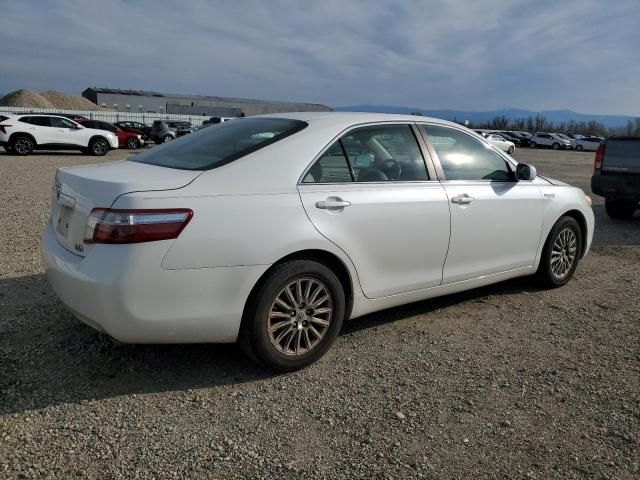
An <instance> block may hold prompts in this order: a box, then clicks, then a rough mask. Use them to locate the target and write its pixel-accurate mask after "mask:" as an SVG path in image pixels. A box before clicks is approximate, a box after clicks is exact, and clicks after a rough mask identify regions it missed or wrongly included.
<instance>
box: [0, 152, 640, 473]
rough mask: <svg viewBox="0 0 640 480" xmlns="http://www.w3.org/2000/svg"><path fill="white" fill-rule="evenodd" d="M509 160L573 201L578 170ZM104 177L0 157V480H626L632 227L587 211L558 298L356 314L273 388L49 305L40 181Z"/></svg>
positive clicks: (555, 157) (524, 285)
mask: <svg viewBox="0 0 640 480" xmlns="http://www.w3.org/2000/svg"><path fill="white" fill-rule="evenodd" d="M125 155H126V154H125V153H124V152H113V153H111V154H109V155H108V157H107V158H106V159H105V160H106V161H109V160H113V159H114V158H123V157H124V156H125ZM523 155H528V156H529V158H526V161H529V162H531V163H534V164H535V165H536V166H537V167H538V171H539V172H540V173H541V174H547V175H549V176H552V177H556V178H559V179H568V180H572V181H574V182H575V183H577V184H579V185H581V186H585V185H588V178H589V175H590V171H591V168H592V167H591V164H592V157H593V155H592V154H580V153H573V152H552V151H539V150H537V151H531V152H523ZM520 159H521V160H525V158H520ZM105 160H100V159H95V158H93V157H84V156H80V155H46V154H41V155H34V156H30V157H26V158H21V157H10V156H6V155H4V153H0V178H3V179H8V180H7V182H5V187H4V191H3V195H4V199H5V200H6V201H5V202H0V218H2V219H3V226H4V228H2V229H0V478H3V479H4V478H7V479H13V478H118V479H120V478H122V479H129V478H156V479H164V478H167V479H171V478H225V479H234V478H238V479H240V478H263V479H269V478H287V479H289V478H292V479H296V478H314V479H332V480H334V479H351V478H380V479H382V478H384V479H388V478H395V479H400V478H412V479H419V478H424V479H435V478H442V479H453V478H460V479H466V478H495V479H507V478H508V479H512V478H514V479H515V478H518V479H519V478H534V479H536V478H537V479H549V478H562V479H582V478H597V479H617V478H621V479H632V478H640V467H639V464H640V454H639V452H640V433H639V432H640V344H639V343H638V329H639V327H640V303H639V302H638V295H639V293H640V215H636V217H635V218H634V219H633V220H632V221H629V222H619V221H616V222H614V221H611V220H609V219H608V218H607V217H606V216H605V215H604V211H603V205H602V202H601V200H600V199H596V203H595V205H594V209H595V212H596V216H597V233H596V242H595V244H594V247H593V250H592V252H591V253H590V254H589V256H588V257H586V258H585V259H584V261H583V262H581V264H580V266H579V268H578V271H577V274H576V278H575V279H573V280H572V281H571V282H570V283H569V284H568V285H566V286H565V287H563V288H559V289H556V290H539V289H538V288H536V287H535V284H533V283H532V282H531V281H530V279H520V280H515V281H510V282H505V283H502V284H499V285H495V286H491V287H488V288H483V289H479V290H474V291H471V292H466V293H461V294H457V295H452V296H449V297H445V298H441V299H436V300H433V301H428V302H421V303H417V304H413V305H408V306H404V307H401V308H395V309H392V310H388V311H386V312H379V313H376V314H373V315H369V316H367V317H365V318H362V319H359V320H357V321H354V322H352V323H350V324H348V325H347V326H346V328H345V330H344V332H343V334H342V335H341V336H340V337H339V338H338V340H337V342H336V344H335V346H334V347H333V349H332V350H331V351H330V352H329V354H328V355H327V356H326V357H325V358H324V359H323V360H322V361H320V362H319V363H318V364H316V365H313V366H312V367H310V368H308V369H306V370H304V371H301V372H297V373H293V374H287V375H276V376H274V375H271V374H269V373H268V372H265V371H263V370H261V369H260V368H258V367H256V366H255V365H254V364H252V363H251V362H249V361H247V360H246V359H245V358H244V357H243V356H242V355H241V354H240V353H239V352H238V350H237V349H236V348H235V347H234V346H232V345H226V346H225V345H164V346H153V345H120V344H116V343H114V342H112V341H111V340H110V339H109V338H107V337H105V336H104V335H101V334H99V333H97V332H95V331H93V330H92V329H90V328H89V327H86V326H84V325H82V324H81V323H79V322H78V321H77V320H75V319H74V318H73V317H72V316H71V315H70V314H69V313H68V312H67V311H66V310H65V309H64V307H63V306H62V305H60V303H59V302H58V301H57V299H56V298H55V296H54V295H53V294H52V292H51V290H50V288H49V286H48V285H47V282H46V280H45V278H44V276H43V273H42V267H41V265H40V261H39V255H38V251H37V245H38V237H39V234H40V232H41V230H42V227H43V224H44V222H45V221H46V216H47V204H48V197H49V192H50V188H51V181H52V178H53V174H54V171H55V167H56V166H62V165H77V164H83V163H89V162H101V161H105ZM565 173H566V174H565ZM585 188H587V187H585ZM4 219H7V221H6V222H4Z"/></svg>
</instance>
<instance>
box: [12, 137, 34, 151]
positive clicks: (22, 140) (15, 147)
mask: <svg viewBox="0 0 640 480" xmlns="http://www.w3.org/2000/svg"><path fill="white" fill-rule="evenodd" d="M10 145H11V147H10V148H11V150H12V151H13V152H12V153H15V154H16V155H21V156H24V155H29V154H30V153H31V152H33V150H34V149H35V147H36V144H35V142H34V141H33V139H32V138H31V137H27V136H26V135H16V136H15V137H13V139H11V143H10Z"/></svg>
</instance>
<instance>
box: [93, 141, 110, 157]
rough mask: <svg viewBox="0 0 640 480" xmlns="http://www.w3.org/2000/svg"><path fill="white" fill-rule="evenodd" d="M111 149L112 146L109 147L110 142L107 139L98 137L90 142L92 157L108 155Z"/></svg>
mask: <svg viewBox="0 0 640 480" xmlns="http://www.w3.org/2000/svg"><path fill="white" fill-rule="evenodd" d="M110 149H111V146H110V145H109V142H107V140H106V138H102V137H96V138H93V139H92V140H91V141H90V142H89V152H91V155H94V156H96V157H102V156H104V155H106V154H107V153H108V152H109V150H110Z"/></svg>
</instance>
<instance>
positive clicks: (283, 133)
mask: <svg viewBox="0 0 640 480" xmlns="http://www.w3.org/2000/svg"><path fill="white" fill-rule="evenodd" d="M306 126H307V123H306V122H302V121H299V120H290V119H287V118H242V119H237V120H233V121H230V122H225V123H219V124H217V125H213V126H211V127H207V128H203V129H202V130H199V131H197V132H194V133H192V134H191V135H185V136H182V137H180V138H178V139H176V140H174V141H172V142H169V143H166V144H164V145H162V146H161V147H156V148H154V149H153V150H150V151H148V152H145V153H141V154H139V155H135V156H134V157H133V158H131V159H130V160H131V161H132V162H138V163H147V164H150V165H158V166H160V167H168V168H177V169H180V170H210V169H212V168H217V167H220V166H222V165H226V164H227V163H230V162H233V161H234V160H237V159H238V158H241V157H244V156H245V155H248V154H250V153H252V152H255V151H256V150H260V149H261V148H264V147H266V146H268V145H271V144H273V143H276V142H278V141H280V140H282V139H283V138H286V137H288V136H290V135H293V134H294V133H296V132H299V131H300V130H302V129H303V128H305V127H306Z"/></svg>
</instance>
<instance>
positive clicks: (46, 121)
mask: <svg viewBox="0 0 640 480" xmlns="http://www.w3.org/2000/svg"><path fill="white" fill-rule="evenodd" d="M29 123H30V124H31V125H38V126H39V127H50V126H51V120H50V117H31V120H30V121H29Z"/></svg>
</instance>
